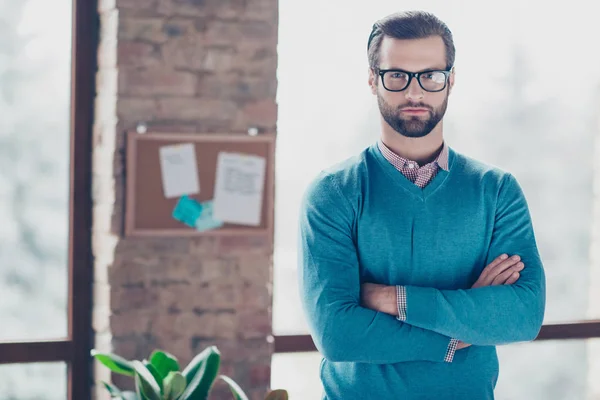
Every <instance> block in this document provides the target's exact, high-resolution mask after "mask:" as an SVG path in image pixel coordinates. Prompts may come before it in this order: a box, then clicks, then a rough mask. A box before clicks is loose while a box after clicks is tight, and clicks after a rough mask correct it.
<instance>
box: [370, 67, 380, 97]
mask: <svg viewBox="0 0 600 400" xmlns="http://www.w3.org/2000/svg"><path fill="white" fill-rule="evenodd" d="M377 81H378V77H377V75H376V74H375V72H374V71H373V68H369V87H370V88H371V93H372V94H374V95H377Z"/></svg>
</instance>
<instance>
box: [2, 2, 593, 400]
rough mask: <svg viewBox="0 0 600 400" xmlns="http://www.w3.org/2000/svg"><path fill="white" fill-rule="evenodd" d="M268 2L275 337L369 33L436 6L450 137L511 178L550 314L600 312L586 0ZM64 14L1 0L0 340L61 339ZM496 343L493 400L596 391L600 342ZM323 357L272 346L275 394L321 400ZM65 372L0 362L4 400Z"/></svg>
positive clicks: (356, 123) (286, 316)
mask: <svg viewBox="0 0 600 400" xmlns="http://www.w3.org/2000/svg"><path fill="white" fill-rule="evenodd" d="M167 3H168V2H167ZM189 3H190V4H192V3H194V2H192V1H190V2H189ZM278 4H279V27H278V37H279V38H278V45H277V52H278V68H277V80H278V88H277V97H276V100H277V103H278V106H279V114H278V118H277V135H278V136H277V153H276V194H275V199H276V201H275V236H274V241H275V246H274V255H273V292H272V293H273V308H272V332H273V334H274V335H275V336H284V335H307V334H308V328H307V325H306V322H305V319H304V316H303V313H302V310H301V307H300V302H299V297H298V290H297V281H296V259H297V258H296V252H297V247H296V239H297V225H296V221H297V213H298V209H299V206H300V199H301V196H302V194H303V191H304V189H305V188H306V186H307V184H308V183H309V181H310V180H312V178H313V177H314V176H315V175H316V174H317V173H318V172H319V171H320V170H321V169H323V168H326V167H328V166H330V165H332V164H334V163H336V162H339V161H341V160H343V159H345V158H347V157H350V156H352V155H354V154H356V153H358V152H360V151H362V150H363V149H364V148H365V147H367V146H369V145H371V144H372V143H373V142H374V141H375V140H377V138H378V126H379V125H378V124H379V121H378V109H377V105H376V101H375V99H374V98H373V96H371V94H370V93H369V91H368V86H367V59H366V41H367V38H368V35H369V32H370V30H371V26H372V24H373V22H374V21H376V20H377V19H379V18H381V17H383V16H385V15H387V14H389V13H392V12H395V11H399V10H405V9H417V8H418V9H425V10H428V11H432V12H434V13H435V14H437V15H438V16H439V17H440V18H441V19H442V20H444V21H445V22H446V23H447V24H448V25H449V27H450V29H451V30H452V31H453V34H454V39H455V45H456V48H457V53H456V71H457V75H456V86H455V89H454V92H453V94H452V95H451V97H450V102H449V107H448V111H447V114H446V118H445V135H446V140H447V143H448V144H449V145H450V146H451V147H453V148H454V149H456V150H457V151H459V152H462V153H465V154H467V155H470V156H472V157H474V158H478V159H480V160H483V161H486V162H488V163H491V164H494V165H497V166H500V167H501V168H504V169H506V170H508V171H510V172H511V173H513V174H514V175H515V176H516V177H517V179H518V180H519V182H520V183H521V185H522V187H523V189H524V191H525V194H526V196H527V198H528V201H529V205H530V209H531V213H532V217H533V221H534V226H535V230H536V234H537V239H538V244H539V249H540V253H541V255H542V258H543V261H544V264H545V268H546V275H547V282H548V301H547V312H546V319H545V324H566V323H568V322H571V321H580V320H595V319H599V317H600V303H599V302H598V294H597V293H600V285H599V283H600V281H599V280H598V270H599V269H600V268H599V267H600V264H598V261H597V260H596V259H595V257H594V252H593V251H592V250H593V248H594V246H598V243H597V242H594V229H598V226H599V225H600V220H599V219H598V218H597V217H596V212H597V211H596V210H595V207H597V205H595V202H597V200H595V195H596V193H597V187H598V186H597V185H596V184H595V183H594V182H595V179H596V180H598V175H599V174H600V169H599V168H600V166H599V165H597V164H595V160H596V159H597V155H598V154H600V153H598V152H597V151H596V150H595V148H596V146H597V141H598V137H599V135H600V122H599V121H600V73H599V72H598V65H599V64H600V48H599V47H598V46H597V38H598V37H600V25H599V24H598V23H597V15H598V13H597V11H598V7H599V6H598V5H596V4H595V2H592V1H590V0H572V1H570V2H564V1H558V0H557V1H529V2H525V1H519V0H505V1H503V2H489V1H483V2H482V1H477V0H456V1H451V2H449V1H445V0H438V1H436V0H429V1H418V2H417V1H408V0H403V1H391V0H376V1H371V2H361V1H352V0H351V1H348V0H346V1H341V0H331V1H328V2H322V1H317V0H305V1H302V2H299V1H291V0H281V1H279V3H278ZM71 7H72V2H71V1H68V0H56V1H52V2H48V1H43V0H0V115H1V116H2V117H1V118H0V342H10V341H16V340H19V341H24V340H26V341H37V340H43V339H47V338H57V337H63V336H67V315H68V314H67V308H68V291H67V287H68V250H69V249H68V243H69V240H68V235H69V229H68V228H69V225H68V215H69V214H68V213H69V185H70V183H69V182H70V172H69V157H70V131H69V129H70V119H69V118H70V117H69V113H70V101H71V100H72V99H71V92H70V85H71V62H72V60H71V35H72V30H71V24H72V22H73V21H72V15H71ZM134 7H137V6H131V7H130V8H129V10H130V13H131V14H130V15H134V16H135V13H134V12H133V11H131V10H135V8H134ZM144 7H145V6H139V8H140V10H141V11H140V15H141V16H143V15H144V10H145V8H144ZM165 7H166V6H165ZM190 7H191V6H190ZM163 18H164V17H163ZM130 56H131V55H130ZM498 352H499V357H500V365H501V374H500V380H499V383H498V388H497V398H498V399H499V400H508V399H543V400H559V399H560V400H562V399H596V398H600V385H599V384H598V383H597V382H598V381H600V380H599V379H598V377H599V376H600V341H599V340H598V339H564V340H547V341H541V342H533V343H527V344H519V345H510V346H502V347H499V348H498ZM320 360H321V358H320V355H319V354H318V353H316V352H302V351H301V352H290V353H276V354H274V355H273V357H272V364H271V368H270V378H271V386H273V387H282V388H286V389H287V390H288V391H289V392H290V397H291V398H292V399H298V400H304V399H316V398H319V396H320V393H321V386H320V382H319V378H318V370H319V362H320ZM66 374H67V363H66V362H50V363H27V364H24V363H23V364H5V365H0V399H1V400H33V399H48V400H55V399H56V400H64V399H66V398H67V381H66V379H65V377H66Z"/></svg>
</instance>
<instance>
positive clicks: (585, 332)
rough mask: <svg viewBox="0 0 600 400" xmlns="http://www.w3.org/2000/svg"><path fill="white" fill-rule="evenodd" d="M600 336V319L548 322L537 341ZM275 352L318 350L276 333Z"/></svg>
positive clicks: (300, 338)
mask: <svg viewBox="0 0 600 400" xmlns="http://www.w3.org/2000/svg"><path fill="white" fill-rule="evenodd" d="M599 337H600V320H590V321H579V322H569V323H562V324H548V325H544V326H542V329H541V330H540V333H539V334H538V336H537V338H536V339H535V341H539V340H568V339H591V338H599ZM274 339H275V340H274V347H275V350H274V352H275V353H304V352H314V351H318V350H317V347H316V346H315V344H314V342H313V340H312V338H311V337H310V335H275V337H274Z"/></svg>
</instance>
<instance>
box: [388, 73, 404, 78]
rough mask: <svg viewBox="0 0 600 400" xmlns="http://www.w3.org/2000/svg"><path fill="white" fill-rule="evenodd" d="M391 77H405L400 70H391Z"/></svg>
mask: <svg viewBox="0 0 600 400" xmlns="http://www.w3.org/2000/svg"><path fill="white" fill-rule="evenodd" d="M390 75H391V77H392V79H406V74H403V73H402V72H393V73H391V74H390Z"/></svg>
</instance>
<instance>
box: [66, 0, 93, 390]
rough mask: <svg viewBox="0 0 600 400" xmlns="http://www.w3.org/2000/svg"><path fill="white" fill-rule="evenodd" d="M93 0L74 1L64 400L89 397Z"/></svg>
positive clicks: (91, 263) (90, 374)
mask: <svg viewBox="0 0 600 400" xmlns="http://www.w3.org/2000/svg"><path fill="white" fill-rule="evenodd" d="M97 6H98V2H97V0H73V14H72V15H73V17H72V32H73V34H72V46H71V49H72V51H71V157H70V158H71V174H70V175H71V176H70V177H71V179H70V184H71V191H70V210H69V224H70V229H69V338H70V339H71V341H72V351H71V359H70V363H69V366H68V370H67V379H68V385H67V387H68V399H69V400H78V399H89V398H91V385H92V366H93V363H92V359H91V357H90V350H91V346H92V343H93V342H92V338H93V332H92V307H93V302H92V280H93V276H94V272H93V271H94V268H93V265H94V264H93V257H92V244H91V242H92V238H91V236H92V189H91V187H92V150H93V145H92V144H93V138H92V130H93V122H94V100H95V96H96V87H95V86H96V84H95V81H96V71H97V69H98V66H97V56H96V53H97V49H98V37H99V31H100V22H99V15H98V12H97V10H98V8H97Z"/></svg>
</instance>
